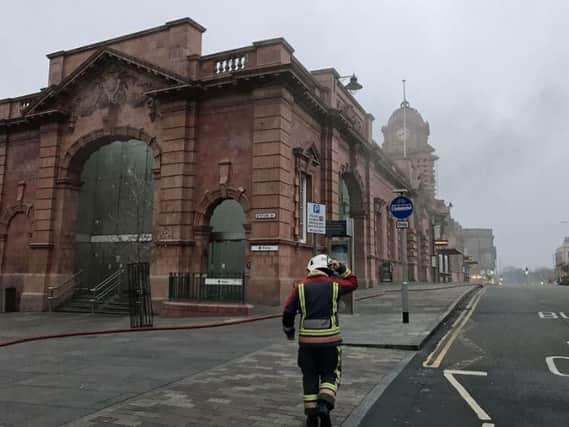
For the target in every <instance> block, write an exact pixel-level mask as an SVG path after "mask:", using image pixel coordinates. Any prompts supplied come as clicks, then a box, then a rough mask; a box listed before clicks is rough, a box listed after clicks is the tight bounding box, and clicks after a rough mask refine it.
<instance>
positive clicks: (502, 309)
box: [361, 285, 569, 427]
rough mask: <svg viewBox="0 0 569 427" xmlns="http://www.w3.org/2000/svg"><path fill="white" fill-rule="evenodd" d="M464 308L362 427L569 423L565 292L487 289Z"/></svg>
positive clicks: (563, 426) (568, 294)
mask: <svg viewBox="0 0 569 427" xmlns="http://www.w3.org/2000/svg"><path fill="white" fill-rule="evenodd" d="M478 299H479V300H478ZM462 308H463V309H462V310H461V312H459V313H457V317H456V320H454V319H453V321H451V322H449V324H453V326H452V327H450V328H447V329H448V330H447V331H441V332H440V333H439V334H438V335H437V336H435V337H434V339H433V340H431V342H429V345H428V346H427V347H426V348H425V349H424V350H423V351H421V352H419V353H418V354H417V356H415V358H414V359H413V361H412V362H411V363H410V364H409V365H408V366H407V367H406V369H405V370H404V371H403V372H402V373H401V374H400V375H399V376H398V378H397V379H396V380H395V381H394V382H393V383H392V384H391V385H390V387H389V388H388V389H387V390H386V391H385V393H384V394H383V395H382V396H381V397H380V399H379V400H378V401H377V402H376V403H375V404H374V406H373V407H372V408H371V410H370V411H369V412H368V414H367V416H366V418H365V419H364V420H363V422H362V424H361V426H364V427H372V426H373V427H377V426H382V427H388V426H413V427H421V426H433V427H434V426H437V427H440V426H461V427H470V426H472V427H474V426H477V427H480V426H484V427H491V426H496V427H503V426H516V427H521V426H532V427H535V426H548V427H553V426H560V427H567V426H569V287H559V286H527V285H525V286H513V285H512V286H508V285H505V286H500V287H487V288H485V289H484V290H483V291H481V293H480V295H479V296H476V297H474V298H473V299H472V300H471V301H470V306H466V305H465V306H463V307H462ZM459 315H460V317H459ZM438 362H440V365H439V363H438ZM424 364H426V365H427V366H428V367H425V366H424ZM437 365H439V366H437Z"/></svg>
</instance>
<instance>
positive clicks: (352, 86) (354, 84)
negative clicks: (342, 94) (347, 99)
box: [338, 73, 363, 92]
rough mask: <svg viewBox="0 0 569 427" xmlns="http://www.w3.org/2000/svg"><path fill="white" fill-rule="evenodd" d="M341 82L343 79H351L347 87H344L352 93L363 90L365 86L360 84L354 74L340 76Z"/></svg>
mask: <svg viewBox="0 0 569 427" xmlns="http://www.w3.org/2000/svg"><path fill="white" fill-rule="evenodd" d="M338 79H339V80H341V79H350V82H349V83H348V84H347V85H345V86H344V87H345V88H346V89H348V90H349V91H350V92H356V91H358V90H360V89H363V86H362V85H361V84H360V83H359V82H358V78H357V77H356V74H355V73H354V74H352V75H351V76H340V77H338Z"/></svg>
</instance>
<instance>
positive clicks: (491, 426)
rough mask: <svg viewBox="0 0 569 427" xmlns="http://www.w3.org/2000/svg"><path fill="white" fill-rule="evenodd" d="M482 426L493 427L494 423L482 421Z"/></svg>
mask: <svg viewBox="0 0 569 427" xmlns="http://www.w3.org/2000/svg"><path fill="white" fill-rule="evenodd" d="M482 427H494V424H492V423H484V424H482Z"/></svg>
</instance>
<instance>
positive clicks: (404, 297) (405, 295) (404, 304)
mask: <svg viewBox="0 0 569 427" xmlns="http://www.w3.org/2000/svg"><path fill="white" fill-rule="evenodd" d="M401 309H402V311H403V323H409V292H408V288H407V282H403V283H401Z"/></svg>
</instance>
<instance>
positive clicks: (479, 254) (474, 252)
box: [463, 228, 496, 276]
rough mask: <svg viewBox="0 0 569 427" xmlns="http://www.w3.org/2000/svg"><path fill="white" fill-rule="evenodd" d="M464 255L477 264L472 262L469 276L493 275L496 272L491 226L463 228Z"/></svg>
mask: <svg viewBox="0 0 569 427" xmlns="http://www.w3.org/2000/svg"><path fill="white" fill-rule="evenodd" d="M463 235H464V248H465V252H466V253H465V255H468V256H470V257H471V258H472V259H473V260H474V261H476V262H478V264H474V265H473V266H472V269H471V271H470V274H471V276H476V275H494V274H495V272H496V247H495V246H494V233H493V231H492V229H491V228H465V229H464V230H463Z"/></svg>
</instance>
